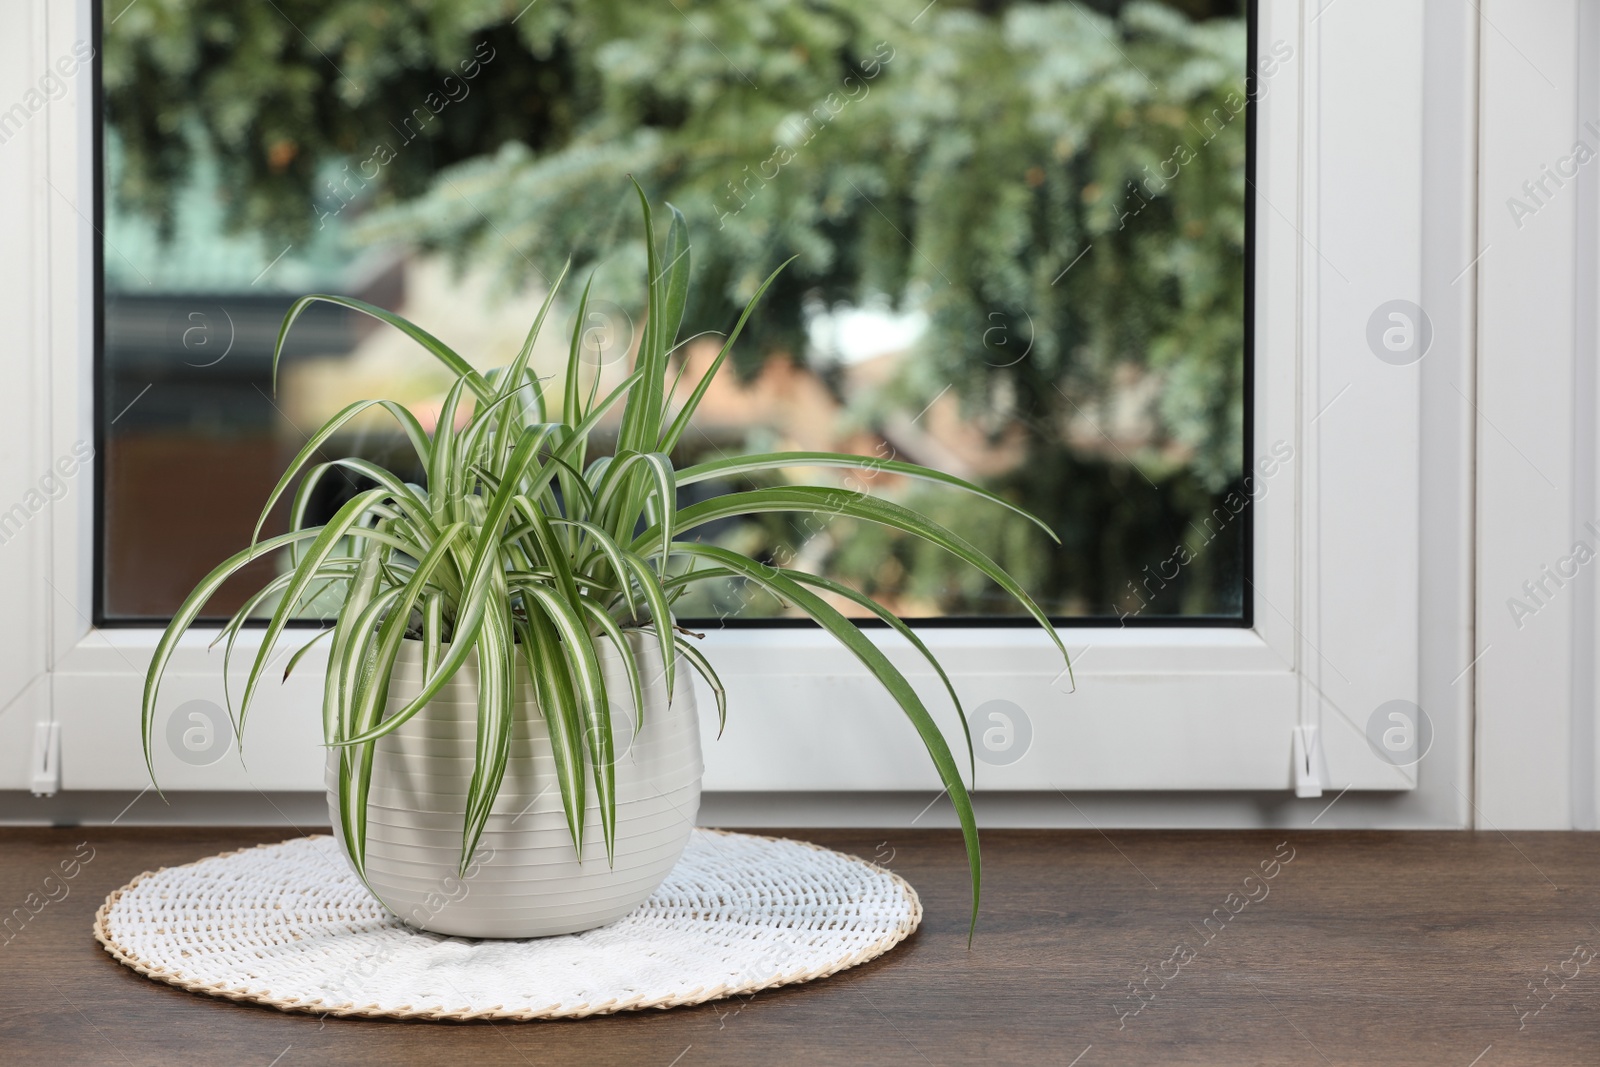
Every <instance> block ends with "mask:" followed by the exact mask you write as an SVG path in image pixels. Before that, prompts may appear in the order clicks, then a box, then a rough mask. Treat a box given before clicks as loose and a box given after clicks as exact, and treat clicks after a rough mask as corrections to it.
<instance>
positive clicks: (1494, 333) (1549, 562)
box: [1476, 0, 1600, 830]
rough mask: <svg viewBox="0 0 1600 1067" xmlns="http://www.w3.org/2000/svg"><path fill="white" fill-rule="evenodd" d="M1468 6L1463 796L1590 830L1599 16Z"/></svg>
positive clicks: (1599, 461)
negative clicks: (1473, 541)
mask: <svg viewBox="0 0 1600 1067" xmlns="http://www.w3.org/2000/svg"><path fill="white" fill-rule="evenodd" d="M1483 16H1484V19H1485V20H1486V23H1487V24H1488V25H1492V26H1494V27H1497V28H1498V31H1499V32H1495V31H1486V32H1485V33H1484V35H1483V70H1482V113H1483V119H1482V148H1481V158H1482V161H1483V176H1482V191H1483V195H1482V197H1481V205H1480V210H1481V213H1482V215H1481V220H1480V232H1481V234H1482V238H1483V245H1484V246H1485V248H1486V250H1485V251H1484V253H1483V261H1482V263H1481V265H1480V267H1479V276H1480V285H1481V293H1480V305H1479V306H1480V321H1479V338H1480V339H1479V347H1478V374H1479V381H1480V385H1481V396H1482V399H1481V401H1480V408H1481V418H1482V424H1483V426H1484V429H1483V431H1482V432H1480V433H1479V435H1478V498H1479V507H1478V537H1479V546H1480V547H1479V564H1478V566H1479V571H1478V583H1479V597H1478V652H1477V654H1478V655H1479V656H1480V657H1481V658H1480V661H1479V667H1478V670H1477V684H1478V694H1477V698H1478V702H1479V706H1480V708H1481V711H1480V712H1479V715H1478V721H1477V746H1478V752H1479V757H1478V761H1477V766H1476V771H1477V779H1478V782H1477V784H1478V791H1477V792H1478V797H1479V806H1480V813H1481V817H1482V819H1483V821H1484V824H1485V825H1489V826H1494V827H1497V828H1501V829H1538V830H1546V829H1568V828H1576V829H1596V828H1600V789H1597V785H1596V770H1597V767H1600V731H1597V725H1596V724H1597V717H1600V711H1597V697H1600V667H1597V664H1596V658H1597V655H1596V654H1597V651H1600V649H1597V640H1600V596H1597V592H1596V590H1597V584H1596V578H1595V566H1594V564H1593V562H1588V563H1580V562H1579V561H1577V559H1576V554H1575V553H1574V551H1573V550H1574V546H1575V544H1576V543H1577V542H1580V541H1581V542H1584V543H1586V544H1587V545H1588V546H1589V548H1590V549H1591V550H1594V549H1596V548H1600V538H1597V536H1596V534H1595V533H1594V531H1593V530H1592V529H1591V528H1590V527H1589V524H1590V523H1593V524H1595V525H1596V526H1600V512H1597V510H1596V509H1597V508H1600V437H1597V433H1596V429H1595V423H1596V411H1597V405H1600V251H1597V245H1600V175H1597V171H1596V167H1597V165H1600V163H1597V161H1593V160H1591V161H1589V162H1587V163H1578V162H1577V161H1576V160H1575V155H1574V152H1573V148H1574V145H1575V143H1576V142H1578V141H1582V142H1584V143H1585V144H1586V145H1587V146H1588V148H1589V149H1590V151H1591V152H1592V151H1595V150H1596V149H1600V134H1597V132H1596V131H1597V129H1600V71H1597V67H1600V11H1596V9H1595V7H1594V5H1593V4H1585V3H1580V2H1578V0H1551V2H1549V3H1540V4H1534V5H1523V4H1513V3H1508V2H1503V0H1485V2H1484V4H1483ZM1564 160H1565V162H1563V161H1564ZM1571 171H1576V173H1575V174H1573V173H1569V172H1571ZM1552 172H1554V173H1555V177H1553V178H1552V177H1549V175H1550V174H1551V173H1552ZM1541 181H1542V182H1543V183H1544V186H1543V189H1542V190H1541V189H1539V188H1537V186H1535V188H1534V189H1533V190H1532V191H1531V192H1530V190H1529V189H1528V188H1526V187H1525V183H1538V182H1541ZM1516 204H1520V205H1521V207H1522V209H1523V210H1521V211H1519V210H1516V208H1515V205H1516ZM1563 561H1568V562H1563ZM1530 587H1531V590H1530ZM1515 604H1521V605H1522V608H1523V610H1521V611H1518V610H1517V609H1516V608H1515V607H1514V605H1515Z"/></svg>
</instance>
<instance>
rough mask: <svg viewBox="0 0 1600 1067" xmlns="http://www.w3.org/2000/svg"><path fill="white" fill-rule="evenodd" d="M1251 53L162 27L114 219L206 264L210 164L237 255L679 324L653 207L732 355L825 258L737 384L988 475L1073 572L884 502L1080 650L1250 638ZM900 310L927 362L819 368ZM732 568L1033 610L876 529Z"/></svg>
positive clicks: (961, 611)
mask: <svg viewBox="0 0 1600 1067" xmlns="http://www.w3.org/2000/svg"><path fill="white" fill-rule="evenodd" d="M1246 40H1247V30H1246V25H1245V21H1244V18H1243V17H1242V13H1241V8H1240V5H1239V4H1238V3H1237V2H1234V3H1229V2H1225V0H1217V2H1214V3H1208V2H1203V0H1201V2H1192V3H1167V4H1161V3H1153V2H1148V0H1136V2H1133V3H1126V4H1123V3H1113V2H1105V3H1099V4H1080V3H1076V2H1064V3H1008V2H1005V0H989V2H968V3H956V2H939V3H936V4H931V5H930V4H927V3H926V0H880V2H878V3H874V4H871V5H857V4H847V3H834V2H829V0H817V2H811V3H805V4H796V3H789V2H784V0H737V2H735V0H710V2H704V3H697V4H694V5H688V4H679V3H676V2H673V0H669V2H667V3H660V4H656V3H652V4H643V5H641V4H623V3H620V2H617V0H591V2H589V3H582V4H579V3H574V2H570V0H569V2H560V0H538V2H537V3H532V4H524V3H523V2H521V0H518V2H511V3H503V2H499V0H464V2H463V0H410V2H402V3H388V4H382V3H375V2H369V0H333V2H321V3H313V2H311V0H278V3H277V4H275V5H246V6H243V7H239V6H236V5H233V4H228V3H224V2H222V0H143V2H142V3H140V4H139V5H137V6H134V7H131V8H129V9H128V10H127V11H126V12H125V13H124V15H123V16H121V17H120V18H119V19H118V20H117V21H116V22H115V24H113V25H109V26H107V27H106V30H105V47H104V49H103V54H104V60H103V62H104V85H105V93H106V100H107V106H106V115H107V123H108V129H109V131H110V135H111V136H113V137H114V138H115V139H116V143H117V147H118V152H119V167H118V175H117V182H116V185H115V188H112V189H109V190H108V194H107V195H108V210H111V209H112V208H111V207H110V205H111V204H112V203H113V202H114V204H115V210H119V211H127V212H131V213H137V214H140V215H143V216H147V217H149V218H151V219H153V220H155V221H156V223H157V224H158V226H160V227H162V228H163V232H168V233H170V232H171V231H172V228H173V227H174V226H175V224H176V220H175V216H174V213H175V211H176V209H177V204H178V198H177V197H176V196H175V195H174V192H173V191H174V190H175V189H180V188H183V187H184V186H185V184H186V183H187V182H188V181H189V180H190V177H191V175H192V174H193V173H194V172H195V170H196V168H197V166H198V165H199V161H202V160H204V161H207V165H208V166H215V167H216V168H217V169H218V172H219V178H218V186H219V188H220V189H221V190H223V192H224V194H225V196H226V204H225V208H226V222H225V225H226V226H227V227H228V228H230V229H233V230H237V231H246V232H259V233H264V234H270V235H273V237H274V240H277V239H280V238H281V240H282V241H286V242H305V241H309V240H311V239H313V238H314V237H315V236H316V235H317V234H318V233H319V231H321V230H322V229H324V228H325V227H327V226H328V225H329V224H330V222H336V223H337V224H338V225H339V227H340V228H341V229H342V230H343V231H345V232H346V233H348V234H349V235H350V237H351V239H352V240H354V241H355V242H356V243H357V244H358V245H360V246H371V245H374V244H389V243H397V242H398V243H403V244H405V245H407V246H409V247H412V248H415V249H418V250H419V251H421V252H423V253H432V254H442V255H445V256H448V257H449V258H450V259H451V260H453V261H454V262H455V263H457V264H459V265H461V266H462V267H471V268H474V269H478V270H483V269H489V270H491V271H492V272H493V274H494V276H495V277H496V278H497V279H498V280H499V282H500V283H501V284H502V285H503V287H504V289H505V291H506V292H507V293H521V292H523V291H525V290H527V289H528V288H529V287H535V286H537V287H542V286H543V285H544V284H545V282H546V280H547V279H549V278H552V277H554V275H555V273H556V272H557V271H558V270H559V269H560V267H561V265H562V263H563V262H564V261H565V260H566V259H567V257H568V256H569V255H571V256H574V257H575V259H576V264H577V266H578V267H579V268H580V271H581V272H587V271H588V270H590V269H594V270H596V272H597V276H596V282H595V289H596V292H597V293H598V294H603V295H604V296H606V297H607V298H608V299H612V300H627V299H630V298H640V302H642V288H641V286H640V282H639V279H640V276H641V275H642V273H643V249H642V246H640V245H638V243H637V238H636V236H635V229H636V225H635V219H636V212H637V204H636V202H634V201H633V199H632V197H631V192H630V191H631V187H630V186H629V185H628V184H627V179H626V177H625V176H626V175H630V174H631V175H633V176H634V177H636V178H637V179H638V180H639V181H640V182H641V183H642V184H643V185H644V187H645V189H646V190H647V192H648V193H649V194H650V196H651V197H652V198H653V199H655V200H657V201H660V200H666V201H670V202H671V203H673V204H675V205H677V206H678V207H679V208H680V209H681V210H683V211H684V213H685V214H686V215H687V216H688V219H689V223H690V232H691V236H692V239H693V246H692V250H691V255H692V258H693V261H694V267H695V278H696V285H695V290H694V292H693V293H692V301H693V306H692V307H691V309H690V313H689V316H688V318H687V320H686V322H685V332H686V334H688V333H698V332H700V331H719V330H726V329H727V328H728V327H729V326H730V325H731V322H732V321H733V319H734V317H735V316H736V315H737V312H738V309H739V308H740V307H741V306H742V305H743V303H744V302H745V301H746V300H747V299H748V298H749V296H750V295H751V293H752V292H753V291H754V290H755V288H756V286H757V285H758V284H759V282H760V280H761V279H762V278H764V277H765V276H766V275H767V274H768V273H769V272H770V271H771V270H772V269H773V268H774V267H775V266H776V265H777V264H778V263H780V262H782V261H783V260H785V259H787V258H788V257H790V256H791V255H793V256H797V257H798V258H797V260H796V262H795V263H794V264H793V265H792V266H791V267H790V268H789V269H788V270H787V271H786V272H785V274H784V275H783V276H782V278H781V280H780V282H779V283H778V284H777V285H776V286H774V288H773V289H772V290H770V291H769V293H768V296H767V298H766V300H765V302H764V308H763V312H762V314H761V315H760V316H759V318H758V322H759V329H758V330H757V332H756V333H755V334H753V335H747V336H748V337H749V341H748V342H747V343H745V342H742V343H741V345H740V347H739V349H738V351H737V353H736V360H737V366H738V369H739V371H740V373H741V375H742V376H743V378H744V379H745V381H746V382H747V383H749V382H754V381H755V380H757V379H758V378H760V376H762V375H764V374H768V373H775V372H774V371H773V368H774V366H775V365H776V364H775V362H774V361H777V363H781V364H783V365H792V366H796V367H801V368H803V369H804V370H806V371H807V372H808V373H810V374H813V375H815V376H816V377H817V378H818V379H819V380H820V381H821V382H822V383H823V384H824V385H825V386H826V387H827V389H828V390H830V391H831V392H832V395H833V398H834V399H835V400H836V402H837V408H838V412H839V418H840V420H841V426H842V427H843V430H842V431H841V433H845V432H848V433H849V434H853V435H854V436H853V437H852V440H853V441H855V442H856V445H855V447H858V450H861V451H863V452H864V453H865V454H872V453H873V452H874V451H877V452H878V453H879V454H888V450H889V449H892V450H893V451H894V453H895V454H896V455H898V456H899V457H900V458H906V459H912V460H915V461H919V462H929V463H931V464H932V465H935V466H941V465H945V464H942V463H940V462H939V459H940V457H942V456H947V455H954V454H955V453H952V452H951V449H950V447H949V442H951V441H956V442H957V443H958V444H959V443H961V442H966V443H965V444H963V445H962V447H963V448H965V449H966V451H965V453H963V454H965V455H966V456H967V457H968V458H969V459H970V460H971V462H970V463H968V464H967V465H968V467H969V468H970V469H968V470H957V471H956V473H961V474H963V475H968V474H970V475H971V476H973V477H977V478H979V479H980V480H982V481H984V482H985V483H986V484H988V485H990V486H991V487H994V488H997V489H999V490H1000V491H1002V492H1005V493H1006V494H1007V495H1008V496H1010V497H1012V498H1014V499H1016V500H1017V501H1019V502H1020V503H1022V504H1024V505H1025V506H1027V507H1029V508H1031V509H1032V510H1034V511H1035V512H1037V513H1038V514H1040V515H1041V516H1042V517H1044V518H1045V519H1046V521H1047V522H1048V523H1049V524H1050V525H1051V526H1052V528H1053V529H1055V530H1056V531H1057V532H1058V534H1059V536H1060V537H1061V539H1062V545H1061V546H1056V545H1054V544H1052V543H1050V542H1048V541H1047V540H1046V539H1045V538H1043V537H1042V536H1040V535H1038V534H1037V532H1036V531H1035V532H1030V527H1028V526H1027V524H1025V523H1023V522H1021V521H1020V520H1017V521H1011V520H1008V519H1007V518H1006V517H1005V516H1003V515H999V514H996V513H995V511H994V510H993V509H989V508H980V507H974V506H973V505H972V504H970V503H969V502H967V501H964V500H961V499H960V498H959V497H951V496H949V495H946V494H939V493H934V492H931V491H926V490H922V489H918V488H916V487H915V486H913V485H910V484H906V483H903V482H900V483H897V484H890V483H891V482H892V481H894V480H892V479H878V480H876V482H875V485H874V488H875V490H880V489H881V491H884V492H888V493H891V494H893V495H895V496H897V497H899V498H901V499H904V500H905V501H906V502H907V503H910V504H911V505H912V506H915V507H919V508H923V509H926V510H928V512H929V513H930V514H932V515H933V516H934V517H935V518H937V519H939V520H940V521H942V522H945V523H946V524H947V525H950V526H951V527H953V528H955V529H956V530H958V531H959V532H961V533H962V534H963V535H965V536H966V537H967V538H968V539H970V540H972V541H973V542H974V543H976V544H977V545H979V546H980V547H981V548H983V549H984V550H985V551H987V552H989V553H990V554H991V555H993V556H994V557H995V558H996V559H997V560H998V561H999V562H1000V563H1001V564H1002V565H1003V566H1005V567H1007V568H1008V569H1011V570H1012V571H1013V573H1016V574H1018V575H1019V577H1021V578H1023V579H1024V580H1025V582H1026V584H1028V585H1029V586H1030V587H1031V588H1032V589H1033V590H1034V591H1035V593H1036V595H1038V596H1039V597H1040V599H1041V602H1043V603H1044V604H1045V606H1046V609H1047V610H1049V611H1051V612H1052V613H1055V614H1059V615H1063V616H1080V615H1102V616H1103V615H1126V616H1129V617H1137V618H1151V617H1158V616H1170V615H1179V614H1182V615H1214V616H1230V615H1235V616H1236V615H1238V613H1239V612H1240V610H1241V605H1242V603H1243V581H1242V570H1241V567H1242V562H1243V549H1242V546H1243V528H1244V525H1245V521H1244V520H1241V519H1238V518H1237V517H1236V516H1237V514H1238V508H1237V507H1236V506H1233V505H1234V503H1235V502H1237V501H1238V500H1239V499H1240V498H1241V482H1240V475H1241V474H1242V468H1243V466H1244V462H1245V460H1244V456H1243V440H1244V430H1243V415H1244V412H1243V401H1244V277H1245V274H1244V256H1245V176H1246V175H1245V151H1246V137H1245V113H1244V101H1245V95H1246V90H1245V72H1246V68H1247V65H1248V57H1247V51H1246ZM580 277H581V274H580ZM860 308H879V309H883V310H884V311H886V312H887V313H891V314H893V315H896V316H899V317H900V318H901V319H902V320H915V321H916V322H917V323H918V324H919V327H918V330H917V336H916V337H915V340H914V341H913V342H912V345H911V350H910V352H909V354H907V355H906V357H905V358H897V359H894V360H892V361H890V364H889V365H888V368H887V369H884V368H883V367H879V366H874V365H873V364H872V361H867V362H853V361H851V360H850V359H847V358H844V357H842V356H841V355H840V354H839V353H837V352H831V353H830V351H829V346H828V345H827V344H826V343H820V344H819V342H818V337H819V335H820V334H822V333H825V332H826V331H825V329H824V328H825V327H826V326H827V324H828V323H830V322H835V323H836V322H837V321H838V319H839V318H840V316H842V315H845V314H847V313H848V312H849V311H850V309H860ZM686 358H687V357H686ZM913 416H914V417H913ZM752 436H753V437H759V436H760V435H759V434H752ZM770 443H771V442H761V441H757V440H750V441H746V442H740V443H739V444H738V446H739V447H752V448H753V447H766V446H767V445H768V444H770ZM779 443H780V444H781V443H782V442H779ZM693 447H699V448H702V449H705V448H708V447H720V445H716V444H714V443H713V442H712V440H711V439H710V438H702V439H700V443H699V444H698V445H696V446H693ZM957 451H958V452H959V451H960V449H957ZM973 457H976V459H973ZM957 458H959V457H957ZM957 465H958V466H959V465H960V464H957ZM814 473H815V472H808V474H813V475H814ZM1247 518H1248V515H1246V516H1245V519H1247ZM716 535H717V536H720V537H727V538H736V539H741V540H742V542H743V544H742V547H744V548H746V549H748V548H750V547H751V546H752V545H756V546H758V547H759V546H762V545H763V544H764V546H765V550H767V551H768V552H769V553H770V554H771V555H773V556H774V557H778V558H788V557H793V556H795V555H800V556H803V557H805V559H806V561H807V562H808V563H817V564H820V565H825V566H826V567H827V568H828V570H829V572H830V573H832V574H834V575H835V576H838V577H841V578H844V579H846V580H848V581H850V582H851V583H852V584H855V585H857V586H858V587H860V588H863V589H865V590H867V591H869V592H872V593H873V594H875V595H877V596H880V597H883V598H886V602H888V603H891V604H892V605H894V606H895V607H896V608H897V610H900V611H902V612H903V613H905V614H908V615H913V616H928V615H939V614H955V615H981V614H989V613H992V612H995V611H1003V610H1006V609H1005V607H1004V606H1003V605H1002V603H1001V600H1000V598H997V597H996V598H992V599H991V591H990V590H987V589H985V588H984V587H983V586H982V585H981V584H978V585H967V584H954V583H957V582H962V583H964V582H965V581H966V580H965V579H964V578H962V579H956V578H953V577H952V576H951V572H950V570H949V569H948V568H947V566H946V564H945V563H944V561H942V560H940V559H937V558H936V557H935V556H934V555H933V554H932V553H931V552H929V551H926V550H924V548H923V546H921V545H919V544H916V543H912V542H909V541H905V540H902V539H897V538H892V537H888V536H885V535H882V534H880V533H875V532H874V533H869V532H867V531H862V530H858V529H853V528H851V527H850V526H849V524H848V523H847V522H846V521H845V520H838V521H835V522H833V523H830V524H828V525H827V526H826V527H825V528H823V529H820V530H819V529H817V528H816V527H815V526H814V525H812V526H809V527H808V526H807V525H806V524H804V523H803V522H802V521H801V520H800V519H794V520H789V519H785V518H782V517H771V518H770V519H769V520H768V521H766V522H763V523H760V524H758V525H753V526H747V527H742V528H739V529H733V530H727V531H717V532H716ZM1180 553H1181V554H1182V557H1183V559H1184V565H1183V566H1182V567H1178V568H1173V567H1172V565H1171V561H1172V560H1173V559H1175V558H1177V557H1178V556H1179V554H1180ZM1174 570H1175V572H1176V573H1170V572H1172V571H1174ZM1152 575H1160V577H1158V578H1156V580H1154V581H1152V580H1151V578H1152ZM699 608H700V611H701V612H702V613H704V614H722V613H727V612H728V611H731V610H735V609H741V610H744V611H746V612H747V613H755V614H761V613H770V612H771V611H772V610H774V609H775V605H766V606H761V605H754V604H746V603H744V602H743V601H742V600H741V599H740V595H739V594H737V593H736V592H734V591H731V590H730V592H729V596H728V599H727V601H725V602H723V603H720V604H717V603H712V604H705V605H699Z"/></svg>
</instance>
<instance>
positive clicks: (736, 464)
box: [678, 452, 1061, 544]
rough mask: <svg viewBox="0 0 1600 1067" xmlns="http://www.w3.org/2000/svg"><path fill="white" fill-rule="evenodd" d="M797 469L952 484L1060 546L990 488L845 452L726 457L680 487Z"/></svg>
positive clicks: (681, 480)
mask: <svg viewBox="0 0 1600 1067" xmlns="http://www.w3.org/2000/svg"><path fill="white" fill-rule="evenodd" d="M793 467H843V468H847V469H850V470H862V471H872V472H877V471H886V472H888V473H890V474H900V475H904V476H905V477H908V478H920V479H923V480H925V481H930V482H938V483H939V484H940V485H948V486H950V487H952V488H954V489H960V490H962V491H963V492H967V493H972V494H974V495H975V496H980V497H982V498H983V499H985V500H987V501H989V502H990V503H991V504H999V505H1000V506H1001V507H1003V508H1005V509H1007V510H1008V511H1012V512H1015V513H1016V514H1018V515H1020V516H1022V517H1023V518H1025V519H1027V520H1028V521H1029V522H1031V523H1033V524H1034V525H1035V526H1037V527H1039V529H1041V530H1043V531H1044V532H1045V533H1047V534H1049V535H1050V537H1051V539H1052V540H1054V541H1055V542H1056V543H1057V544H1060V543H1061V539H1060V538H1059V537H1057V536H1056V533H1055V531H1054V530H1052V529H1050V525H1049V523H1047V522H1045V521H1044V520H1043V519H1041V518H1039V516H1037V515H1035V514H1033V512H1031V511H1028V510H1027V509H1025V508H1020V507H1018V506H1017V505H1015V504H1013V503H1012V502H1011V501H1009V500H1007V499H1006V498H1005V497H1002V496H996V495H995V494H994V493H991V492H989V491H988V490H987V489H984V488H981V487H980V486H976V485H973V484H972V483H971V482H969V481H966V480H964V479H962V478H957V477H956V476H955V475H953V474H946V473H945V472H944V471H939V470H934V469H933V468H932V467H923V466H920V465H919V464H916V463H905V462H903V461H899V460H892V459H876V458H869V457H867V456H852V455H849V454H847V453H842V452H765V453H761V454H759V455H753V456H725V457H723V458H721V459H714V460H709V461H707V462H705V463H696V464H695V465H694V466H692V467H685V468H684V469H683V470H681V471H679V472H678V484H679V485H680V486H683V485H693V484H695V483H696V482H704V481H708V480H710V479H713V478H739V477H744V476H746V475H750V474H755V473H757V472H760V471H770V470H784V469H788V468H793Z"/></svg>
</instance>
